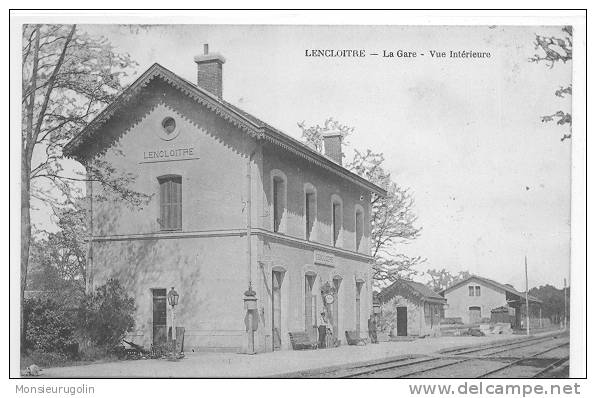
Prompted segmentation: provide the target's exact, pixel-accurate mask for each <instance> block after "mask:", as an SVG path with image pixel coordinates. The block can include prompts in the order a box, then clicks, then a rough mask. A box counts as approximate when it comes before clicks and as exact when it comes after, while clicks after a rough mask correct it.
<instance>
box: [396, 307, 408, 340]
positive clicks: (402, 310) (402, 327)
mask: <svg viewBox="0 0 596 398" xmlns="http://www.w3.org/2000/svg"><path fill="white" fill-rule="evenodd" d="M396 321H397V335H398V336H407V335H408V307H397V318H396Z"/></svg>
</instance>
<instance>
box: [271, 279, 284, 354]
mask: <svg viewBox="0 0 596 398" xmlns="http://www.w3.org/2000/svg"><path fill="white" fill-rule="evenodd" d="M282 281H283V272H279V271H273V272H272V275H271V286H272V289H271V308H272V312H273V313H272V314H271V315H272V316H271V329H272V330H271V332H272V335H273V339H272V340H273V351H277V350H279V349H281V333H282V330H281V283H282Z"/></svg>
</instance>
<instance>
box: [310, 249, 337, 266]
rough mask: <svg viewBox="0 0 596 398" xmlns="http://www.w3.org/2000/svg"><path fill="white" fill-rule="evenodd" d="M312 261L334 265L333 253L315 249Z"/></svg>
mask: <svg viewBox="0 0 596 398" xmlns="http://www.w3.org/2000/svg"><path fill="white" fill-rule="evenodd" d="M314 263H315V264H322V265H328V266H330V267H335V255H334V254H332V253H327V252H322V251H319V250H315V251H314Z"/></svg>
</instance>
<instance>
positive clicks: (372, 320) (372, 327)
mask: <svg viewBox="0 0 596 398" xmlns="http://www.w3.org/2000/svg"><path fill="white" fill-rule="evenodd" d="M368 337H369V338H370V342H371V343H373V344H376V343H378V341H377V318H376V317H375V316H374V315H371V316H370V317H369V318H368Z"/></svg>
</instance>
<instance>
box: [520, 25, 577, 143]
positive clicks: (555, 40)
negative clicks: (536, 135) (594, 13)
mask: <svg viewBox="0 0 596 398" xmlns="http://www.w3.org/2000/svg"><path fill="white" fill-rule="evenodd" d="M561 30H562V31H563V37H555V36H541V35H536V37H535V39H534V47H535V49H536V50H538V51H539V53H537V54H535V55H534V56H533V57H532V58H530V62H536V63H542V62H543V63H545V64H546V65H547V67H549V68H551V69H552V68H553V67H554V66H555V64H556V63H558V62H562V63H564V64H565V63H567V62H569V61H571V60H572V59H573V58H572V57H573V28H572V27H571V26H565V27H563V28H562V29H561ZM555 95H556V96H557V97H559V98H564V97H565V96H567V95H572V84H571V83H569V84H568V85H566V86H560V87H559V89H557V90H556V91H555ZM552 121H556V122H557V124H558V125H560V126H565V125H568V127H569V133H568V134H563V136H562V137H561V141H565V140H566V139H571V122H572V119H571V113H569V112H565V111H562V110H559V111H556V112H554V113H551V114H549V115H544V116H542V122H552Z"/></svg>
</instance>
